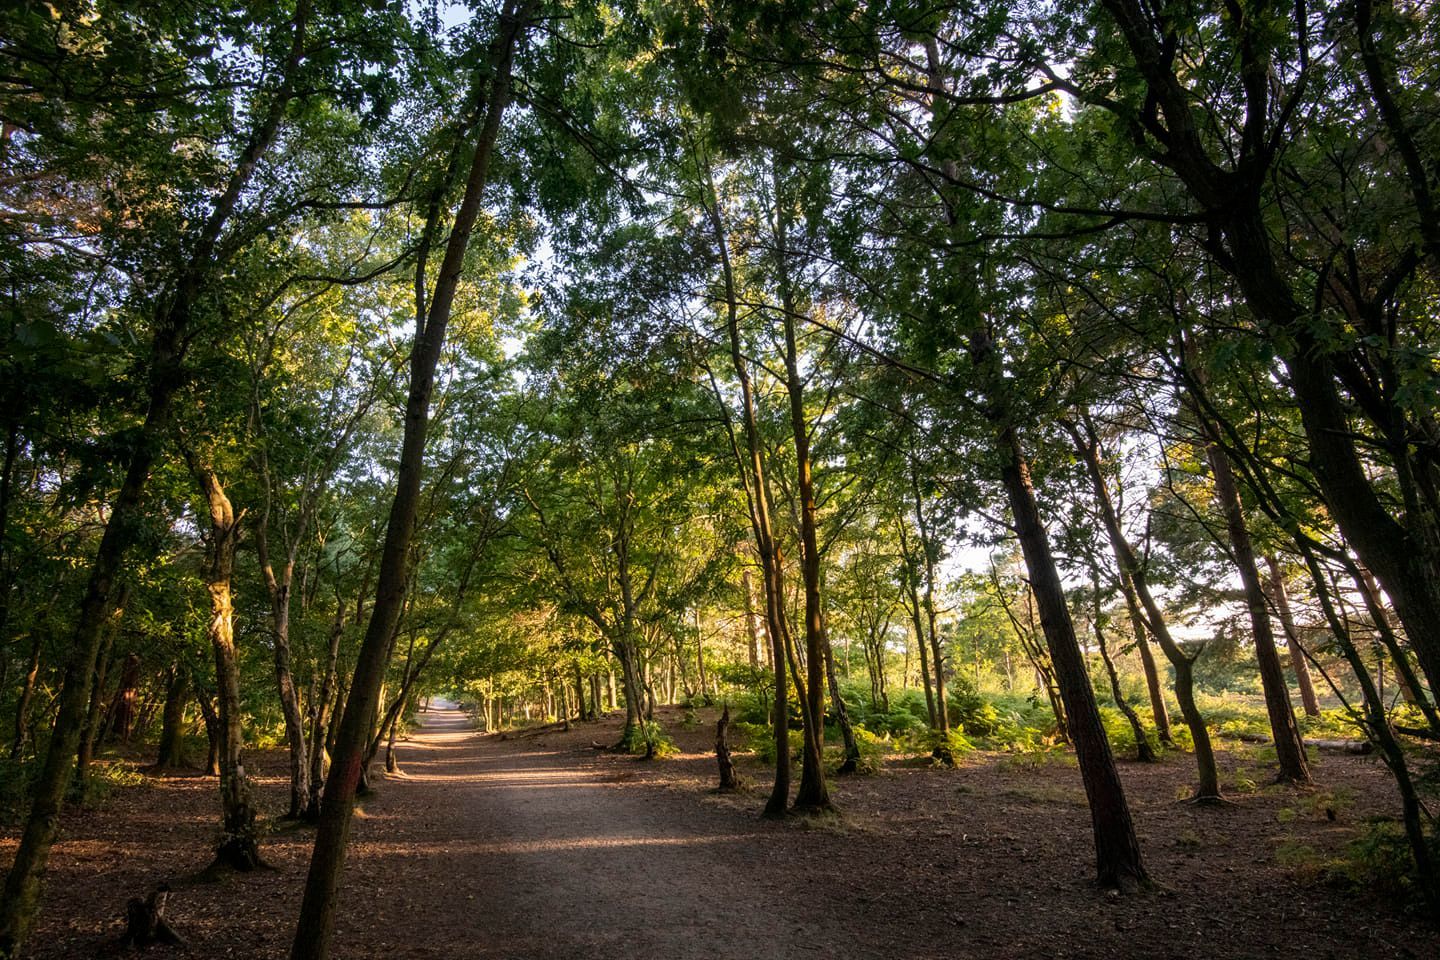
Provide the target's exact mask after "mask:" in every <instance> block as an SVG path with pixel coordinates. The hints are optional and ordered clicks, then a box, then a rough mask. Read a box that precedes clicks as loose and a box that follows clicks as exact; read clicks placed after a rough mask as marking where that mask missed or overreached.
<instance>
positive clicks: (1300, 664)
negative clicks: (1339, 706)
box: [1265, 555, 1320, 717]
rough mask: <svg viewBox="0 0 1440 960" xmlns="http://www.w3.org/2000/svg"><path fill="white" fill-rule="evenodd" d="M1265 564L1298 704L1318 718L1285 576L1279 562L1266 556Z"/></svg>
mask: <svg viewBox="0 0 1440 960" xmlns="http://www.w3.org/2000/svg"><path fill="white" fill-rule="evenodd" d="M1265 564H1266V566H1267V567H1269V569H1270V594H1271V596H1272V597H1273V598H1274V600H1275V609H1276V611H1277V612H1278V613H1279V614H1280V626H1281V628H1282V629H1283V630H1284V631H1285V643H1286V646H1288V647H1289V648H1290V669H1292V670H1294V671H1295V683H1296V685H1297V686H1299V688H1300V703H1301V705H1302V706H1304V708H1305V716H1307V717H1318V716H1320V701H1319V700H1317V699H1316V697H1315V682H1314V681H1313V680H1311V678H1310V663H1309V661H1307V660H1306V658H1305V648H1304V647H1302V646H1301V645H1300V633H1299V631H1298V630H1296V629H1295V617H1294V614H1292V613H1291V611H1290V595H1289V594H1288V593H1286V591H1285V575H1284V574H1283V573H1281V571H1280V562H1279V561H1278V560H1276V559H1275V557H1274V556H1273V555H1272V556H1267V557H1266V558H1265Z"/></svg>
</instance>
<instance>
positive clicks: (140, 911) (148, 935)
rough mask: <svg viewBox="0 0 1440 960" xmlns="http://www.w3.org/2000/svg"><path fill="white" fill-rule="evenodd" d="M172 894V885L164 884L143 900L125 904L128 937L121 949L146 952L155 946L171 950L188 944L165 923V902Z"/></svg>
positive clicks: (121, 944)
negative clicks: (167, 947)
mask: <svg viewBox="0 0 1440 960" xmlns="http://www.w3.org/2000/svg"><path fill="white" fill-rule="evenodd" d="M169 895H170V887H169V885H168V884H164V883H162V884H160V885H159V886H158V887H156V888H155V889H154V890H152V891H151V892H150V896H148V897H146V898H145V899H144V900H141V899H140V898H139V897H131V898H130V902H129V903H127V904H126V905H125V935H124V936H122V937H121V938H120V946H121V948H122V949H128V948H130V947H136V948H138V949H141V950H144V949H145V948H146V947H149V946H151V945H153V944H156V943H163V944H165V945H167V946H172V947H182V946H184V945H185V941H184V940H182V939H181V938H180V935H179V934H178V933H176V932H175V931H174V930H173V929H172V928H171V927H170V924H169V923H167V922H166V921H165V901H166V899H167V898H168V897H169Z"/></svg>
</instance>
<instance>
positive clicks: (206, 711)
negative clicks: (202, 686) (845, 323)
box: [195, 692, 220, 777]
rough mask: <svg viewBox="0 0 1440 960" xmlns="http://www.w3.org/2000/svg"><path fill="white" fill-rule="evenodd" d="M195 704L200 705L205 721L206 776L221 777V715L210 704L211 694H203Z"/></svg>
mask: <svg viewBox="0 0 1440 960" xmlns="http://www.w3.org/2000/svg"><path fill="white" fill-rule="evenodd" d="M195 702H196V703H198V704H199V705H200V716H201V718H202V719H203V720H204V721H205V741H206V753H205V776H207V777H218V776H220V714H218V713H216V712H215V705H214V704H213V703H211V702H210V694H208V693H204V692H201V693H200V695H199V696H198V697H196V699H195Z"/></svg>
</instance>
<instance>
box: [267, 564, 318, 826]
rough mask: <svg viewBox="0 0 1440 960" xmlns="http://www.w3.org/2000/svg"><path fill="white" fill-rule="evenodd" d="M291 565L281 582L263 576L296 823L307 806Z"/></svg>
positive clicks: (291, 817) (289, 814)
mask: <svg viewBox="0 0 1440 960" xmlns="http://www.w3.org/2000/svg"><path fill="white" fill-rule="evenodd" d="M292 571H293V563H292V564H291V565H289V566H287V568H286V570H285V572H284V575H283V579H281V580H279V581H276V580H275V578H274V576H273V574H271V575H267V578H266V579H267V580H269V581H270V582H271V584H272V586H271V587H270V616H271V639H272V641H273V643H274V645H275V651H274V652H275V686H276V689H277V690H278V692H279V694H280V710H281V713H282V714H283V715H284V717H285V743H286V745H287V746H288V747H289V750H290V808H289V809H288V810H287V811H286V813H285V819H287V820H297V819H299V818H300V817H302V816H303V815H304V814H305V810H306V808H307V807H308V806H309V804H310V761H309V756H308V752H307V749H306V746H307V745H306V743H305V721H304V719H303V717H302V716H301V713H300V697H299V694H298V693H297V692H296V690H295V677H294V674H293V673H292V672H291V669H290V579H291V576H292Z"/></svg>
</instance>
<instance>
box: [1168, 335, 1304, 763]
mask: <svg viewBox="0 0 1440 960" xmlns="http://www.w3.org/2000/svg"><path fill="white" fill-rule="evenodd" d="M1186 360H1187V363H1190V362H1191V361H1192V357H1189V356H1187V358H1186ZM1195 376H1196V377H1197V382H1198V383H1203V382H1204V381H1203V377H1202V375H1201V372H1200V371H1198V370H1197V371H1196V372H1195ZM1192 405H1193V407H1194V409H1195V413H1196V415H1197V417H1199V419H1200V422H1201V424H1202V427H1203V429H1204V431H1205V433H1206V434H1207V435H1208V436H1209V441H1208V442H1207V443H1206V445H1205V458H1206V459H1207V460H1208V461H1209V462H1210V473H1211V475H1212V476H1213V477H1214V480H1215V497H1216V499H1217V500H1219V502H1220V509H1221V512H1222V513H1223V514H1224V516H1225V529H1226V533H1227V534H1228V535H1229V538H1230V550H1231V553H1232V555H1233V557H1234V560H1235V568H1236V571H1237V572H1238V573H1239V574H1240V583H1241V585H1242V586H1243V587H1244V590H1245V606H1246V608H1247V609H1248V611H1249V614H1250V629H1251V634H1252V637H1253V639H1254V641H1255V659H1256V661H1257V662H1258V664H1259V667H1260V684H1261V687H1262V688H1263V689H1264V692H1265V710H1266V713H1268V714H1269V717H1270V732H1271V736H1272V737H1273V739H1274V743H1275V757H1276V760H1277V761H1278V762H1279V764H1280V779H1281V780H1284V781H1287V782H1289V783H1309V782H1310V768H1309V765H1308V764H1307V763H1306V759H1305V744H1304V743H1303V742H1302V741H1301V739H1300V728H1299V727H1298V726H1297V725H1296V723H1295V711H1294V710H1292V709H1291V707H1290V691H1289V690H1288V689H1287V688H1286V686H1285V671H1284V668H1282V667H1281V666H1280V654H1279V653H1278V652H1277V651H1276V649H1275V633H1274V630H1273V628H1272V626H1271V623H1270V611H1269V609H1268V608H1267V605H1266V602H1265V588H1264V586H1263V585H1262V584H1261V581H1260V570H1259V568H1258V567H1257V566H1256V564H1255V549H1254V547H1253V546H1252V545H1251V541H1250V530H1249V527H1248V526H1247V525H1246V523H1245V510H1244V507H1243V506H1242V504H1241V502H1240V488H1239V487H1238V486H1236V484H1235V474H1234V471H1233V470H1232V468H1231V466H1230V458H1229V457H1228V456H1227V455H1226V454H1225V451H1224V450H1222V449H1221V448H1220V445H1219V442H1218V437H1217V436H1216V431H1215V429H1214V426H1213V424H1211V423H1209V421H1208V420H1207V419H1206V418H1205V415H1204V411H1203V409H1202V407H1201V404H1200V402H1199V401H1198V399H1193V400H1192Z"/></svg>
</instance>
